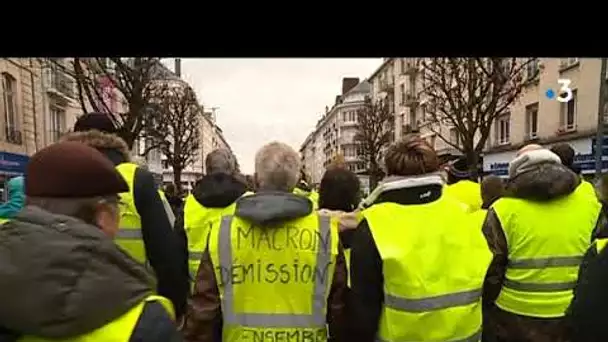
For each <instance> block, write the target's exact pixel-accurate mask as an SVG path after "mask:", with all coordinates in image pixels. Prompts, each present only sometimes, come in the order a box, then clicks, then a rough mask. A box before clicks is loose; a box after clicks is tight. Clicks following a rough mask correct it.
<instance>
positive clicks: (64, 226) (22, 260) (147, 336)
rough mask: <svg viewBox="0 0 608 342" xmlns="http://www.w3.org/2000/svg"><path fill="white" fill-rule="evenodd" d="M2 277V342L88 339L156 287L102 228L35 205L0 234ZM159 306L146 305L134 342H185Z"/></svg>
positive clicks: (0, 336)
mask: <svg viewBox="0 0 608 342" xmlns="http://www.w3.org/2000/svg"><path fill="white" fill-rule="evenodd" d="M0 279H2V281H0V326H2V328H3V329H2V332H0V340H2V341H14V340H15V339H16V338H17V337H18V336H19V335H28V336H37V337H42V338H49V339H50V338H53V339H66V338H69V337H75V336H78V335H81V334H86V333H88V332H90V331H92V330H94V329H96V328H99V327H102V326H104V325H105V324H107V323H109V322H111V321H112V320H114V319H116V318H118V317H120V316H121V315H122V314H124V313H126V312H127V311H128V310H130V309H131V308H132V307H134V306H135V305H137V304H139V303H140V302H141V301H142V300H144V299H145V298H146V297H147V296H148V295H150V294H152V293H153V290H152V287H151V285H153V284H154V278H153V277H152V276H151V275H150V274H149V273H148V272H147V271H146V270H145V268H144V267H143V266H142V265H140V264H139V263H137V261H135V260H134V259H132V258H131V257H130V256H128V255H127V254H126V253H125V252H123V251H122V250H121V249H120V248H118V247H117V246H116V245H115V244H114V243H113V241H112V240H111V239H109V238H108V237H107V236H106V235H105V234H103V232H102V231H101V230H100V229H99V228H97V227H95V226H92V225H89V224H86V223H84V222H82V221H80V220H78V219H75V218H72V217H68V216H63V215H56V214H52V213H49V212H47V211H44V210H42V209H40V208H38V207H35V206H26V207H25V208H24V209H23V211H22V212H21V213H19V214H18V215H17V216H16V217H15V218H14V219H13V220H11V221H10V222H8V223H6V224H5V225H4V226H3V227H2V229H0ZM159 306H160V304H156V303H152V304H148V305H146V307H145V308H144V312H143V313H142V316H140V320H139V322H138V323H137V325H136V328H135V330H134V331H133V333H132V335H131V336H132V338H131V341H142V340H145V341H159V342H160V341H180V340H181V338H180V337H179V335H178V333H177V329H176V328H175V325H174V324H173V322H172V321H171V319H170V317H169V315H168V314H167V313H166V312H165V310H164V308H162V307H159ZM142 338H143V339H142Z"/></svg>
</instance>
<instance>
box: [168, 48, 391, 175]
mask: <svg viewBox="0 0 608 342" xmlns="http://www.w3.org/2000/svg"><path fill="white" fill-rule="evenodd" d="M164 62H165V64H166V65H168V66H170V68H171V69H172V70H173V62H172V61H171V60H170V59H165V60H164ZM381 63H382V59H381V58H372V59H362V58H357V59H355V58H352V59H312V58H310V59H271V58H267V59H183V60H182V77H183V78H184V79H185V80H186V81H187V82H188V83H190V85H191V86H192V87H193V88H194V89H195V90H196V93H197V94H198V98H199V101H200V102H201V103H203V104H204V105H205V108H211V107H219V109H217V111H216V113H217V121H218V124H219V126H220V127H221V128H222V130H223V131H224V136H225V137H226V139H227V140H228V143H229V144H230V146H231V147H232V150H233V151H234V152H235V154H236V156H237V158H238V161H239V164H240V165H241V171H242V172H244V173H253V168H254V156H255V152H256V151H257V150H258V148H260V147H261V146H262V145H263V144H265V143H268V142H270V141H273V140H279V141H282V142H285V143H288V144H290V145H291V146H292V147H293V148H294V149H296V150H298V149H299V148H300V145H301V144H302V142H303V141H304V139H305V138H306V136H307V135H308V133H310V132H311V131H312V129H313V128H314V126H315V124H316V122H317V120H318V119H319V118H320V116H321V114H322V113H323V112H324V110H325V106H330V107H331V105H332V104H333V102H334V101H335V97H336V95H338V94H339V93H340V91H341V87H342V78H343V77H359V78H360V79H361V80H363V79H364V78H367V77H369V76H370V75H371V73H372V72H374V70H375V69H376V68H378V67H379V66H380V64H381Z"/></svg>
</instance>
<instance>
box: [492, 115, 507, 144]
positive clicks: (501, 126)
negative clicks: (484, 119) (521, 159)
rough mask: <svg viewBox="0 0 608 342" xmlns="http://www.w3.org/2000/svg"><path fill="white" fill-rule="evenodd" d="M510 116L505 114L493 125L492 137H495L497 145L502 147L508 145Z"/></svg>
mask: <svg viewBox="0 0 608 342" xmlns="http://www.w3.org/2000/svg"><path fill="white" fill-rule="evenodd" d="M510 126H511V114H505V115H503V116H501V117H499V118H498V119H496V123H495V124H494V127H495V132H494V136H495V137H496V138H495V139H496V144H497V145H504V144H508V143H509V139H510V138H511V127H510Z"/></svg>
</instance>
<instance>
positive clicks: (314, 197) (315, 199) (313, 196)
mask: <svg viewBox="0 0 608 342" xmlns="http://www.w3.org/2000/svg"><path fill="white" fill-rule="evenodd" d="M293 193H294V194H295V195H300V196H304V197H306V198H308V199H309V200H310V201H311V202H312V209H313V210H317V209H319V193H318V192H316V191H315V190H312V191H310V192H309V191H304V190H302V189H300V188H294V189H293Z"/></svg>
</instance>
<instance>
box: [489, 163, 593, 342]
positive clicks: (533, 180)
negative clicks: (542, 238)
mask: <svg viewBox="0 0 608 342" xmlns="http://www.w3.org/2000/svg"><path fill="white" fill-rule="evenodd" d="M579 184H580V179H579V177H578V176H577V175H576V174H574V173H573V172H572V171H570V170H569V169H567V168H566V167H564V166H563V165H560V164H553V163H543V164H539V165H537V166H536V167H535V168H534V169H533V170H530V171H528V172H526V173H523V174H521V175H519V176H518V177H516V178H515V179H514V180H510V181H509V182H508V183H507V189H506V192H507V194H506V196H505V197H512V198H513V197H515V198H522V199H527V200H530V201H536V202H542V201H549V200H553V199H557V198H560V197H563V196H567V195H569V194H571V193H572V192H573V191H574V190H575V189H576V188H577V187H578V186H579ZM499 201H500V200H499ZM547 214H548V215H550V213H547ZM594 219H597V216H596V217H595V218H594ZM591 230H592V229H590V234H589V239H590V241H591V237H592V232H591ZM483 233H484V235H485V237H486V239H487V240H488V244H489V246H490V249H491V250H492V252H493V254H494V258H493V260H492V264H491V265H490V269H489V270H488V274H487V277H486V282H485V285H484V293H483V299H484V309H485V316H484V319H485V322H484V324H485V325H484V340H487V341H500V342H502V341H522V342H525V341H531V342H532V341H534V342H545V341H546V342H560V341H568V340H569V333H568V327H567V324H566V320H565V319H563V318H547V319H541V318H534V317H526V316H520V315H516V314H513V313H510V312H506V311H503V310H501V309H499V308H498V307H496V305H494V302H495V300H496V298H498V295H499V293H500V290H501V288H502V284H503V281H504V280H505V272H506V270H507V263H508V255H509V248H508V244H507V239H506V237H505V234H504V232H503V228H502V226H501V224H500V221H499V220H498V218H497V216H496V213H495V212H494V210H493V209H492V208H490V209H489V210H488V215H487V217H486V220H485V222H484V225H483Z"/></svg>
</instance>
